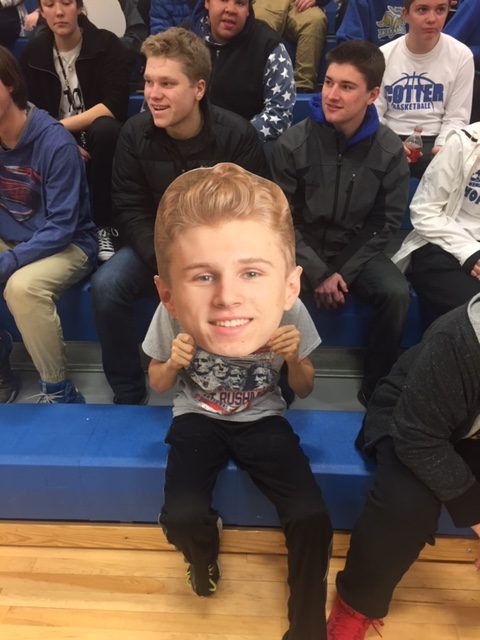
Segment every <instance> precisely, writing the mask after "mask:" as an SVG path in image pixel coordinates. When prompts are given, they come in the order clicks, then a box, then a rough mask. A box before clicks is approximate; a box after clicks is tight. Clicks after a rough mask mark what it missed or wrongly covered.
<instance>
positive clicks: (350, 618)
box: [327, 595, 383, 640]
mask: <svg viewBox="0 0 480 640" xmlns="http://www.w3.org/2000/svg"><path fill="white" fill-rule="evenodd" d="M369 627H373V628H374V629H375V631H376V632H377V633H378V635H379V636H381V635H382V634H381V633H380V631H379V630H378V628H377V627H383V621H382V620H371V619H370V618H367V617H366V616H363V615H362V614H361V613H358V612H357V611H354V610H353V609H352V608H351V607H349V606H348V604H345V602H343V600H341V599H340V597H339V596H338V595H337V596H336V597H335V602H334V603H333V607H332V610H331V612H330V615H329V616H328V622H327V640H364V638H365V634H366V633H367V631H368V629H369Z"/></svg>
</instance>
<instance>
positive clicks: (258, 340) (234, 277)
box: [156, 218, 301, 357]
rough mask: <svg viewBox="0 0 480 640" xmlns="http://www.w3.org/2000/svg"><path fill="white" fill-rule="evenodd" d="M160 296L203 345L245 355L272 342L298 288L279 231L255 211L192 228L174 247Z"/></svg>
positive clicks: (297, 274)
mask: <svg viewBox="0 0 480 640" xmlns="http://www.w3.org/2000/svg"><path fill="white" fill-rule="evenodd" d="M170 256H171V258H170V263H169V276H170V283H169V284H167V283H165V282H163V281H162V280H160V278H158V277H157V278H156V285H157V289H158V292H159V294H160V298H161V300H162V302H163V303H164V305H165V306H166V308H167V310H168V312H169V313H170V315H171V316H172V317H174V318H176V319H177V320H178V322H179V324H180V326H181V329H182V331H184V332H186V333H188V334H190V335H191V336H192V337H193V339H194V341H195V344H196V345H197V346H198V347H201V348H202V349H204V350H206V351H208V352H210V353H215V354H218V355H223V356H230V357H232V356H246V355H249V354H251V353H254V352H255V351H257V350H258V349H260V348H261V347H263V346H264V345H266V344H267V343H268V341H269V340H270V338H271V337H272V335H273V333H274V331H275V330H276V329H277V328H278V327H279V325H280V321H281V319H282V316H283V313H284V311H286V310H288V309H290V308H291V307H292V306H293V304H294V302H295V300H296V299H297V297H298V294H299V291H300V274H301V268H300V267H295V268H294V269H288V268H287V261H286V258H285V250H284V249H283V247H282V246H281V243H280V239H279V236H278V234H277V233H275V232H274V231H272V230H271V229H270V228H268V227H267V226H266V225H265V224H263V223H262V222H260V221H258V220H256V219H243V220H228V218H227V221H226V222H223V223H221V224H220V225H215V226H213V227H212V226H206V225H202V226H198V227H192V228H190V229H187V230H186V231H184V232H182V233H181V235H180V236H179V237H178V238H177V239H176V240H175V241H174V243H173V245H172V247H171V250H170Z"/></svg>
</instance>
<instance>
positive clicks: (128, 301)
mask: <svg viewBox="0 0 480 640" xmlns="http://www.w3.org/2000/svg"><path fill="white" fill-rule="evenodd" d="M154 275H155V274H154V272H153V271H152V270H151V269H150V268H149V267H148V266H147V265H146V264H145V263H144V262H143V261H142V260H141V259H140V258H139V257H138V255H137V254H136V253H135V251H134V250H133V249H132V248H131V247H122V248H121V249H120V250H119V251H118V252H117V253H116V254H115V255H114V256H113V257H112V258H110V260H108V261H107V262H105V263H104V264H103V265H102V266H101V267H100V268H99V269H98V270H97V271H96V272H95V274H94V275H93V277H92V291H91V295H92V306H93V316H94V319H95V324H96V328H97V333H98V337H99V340H100V346H101V348H102V362H103V370H104V371H105V375H106V377H107V380H108V382H109V384H110V386H111V387H112V390H113V394H114V396H113V401H114V402H115V403H117V404H138V403H140V402H141V401H142V400H143V398H144V397H145V394H146V385H145V374H144V371H143V368H142V364H141V360H140V352H139V349H138V340H137V336H136V331H135V320H134V309H133V307H134V302H135V301H136V300H139V299H140V298H145V297H147V296H154V295H155V286H154V284H153V276H154Z"/></svg>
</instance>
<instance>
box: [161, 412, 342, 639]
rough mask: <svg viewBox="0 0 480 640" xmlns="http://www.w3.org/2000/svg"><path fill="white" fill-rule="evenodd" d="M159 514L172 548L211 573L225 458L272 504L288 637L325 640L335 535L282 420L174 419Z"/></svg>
mask: <svg viewBox="0 0 480 640" xmlns="http://www.w3.org/2000/svg"><path fill="white" fill-rule="evenodd" d="M166 442H167V444H169V445H170V452H169V454H168V463H167V469H166V473H165V504H164V505H163V509H162V512H161V515H160V523H161V525H162V526H163V528H164V531H165V534H166V536H167V539H168V541H169V542H170V543H171V544H174V545H175V546H176V547H177V549H179V550H180V551H181V552H182V553H183V554H184V556H185V558H186V560H187V561H188V562H189V563H190V564H194V565H196V566H197V567H203V568H205V567H207V566H208V564H211V563H212V562H214V561H215V560H216V558H217V556H218V550H219V531H218V528H217V518H218V515H217V513H216V512H215V511H214V510H213V509H212V506H211V499H212V491H213V487H214V485H215V481H216V479H217V476H218V473H219V471H220V470H221V469H222V468H223V467H224V466H225V465H226V464H227V462H228V459H229V458H231V459H233V460H234V461H235V463H236V464H237V466H238V467H239V468H241V469H243V470H245V471H247V472H248V474H249V475H250V477H251V478H252V480H253V482H254V483H255V484H256V486H257V487H258V489H259V490H260V491H261V492H262V493H263V494H264V495H265V496H266V497H267V498H268V499H269V500H270V501H271V502H272V503H273V504H274V505H275V507H276V509H277V513H278V516H279V519H280V523H281V526H282V529H283V531H284V533H285V542H286V546H287V550H288V584H289V587H290V598H289V601H288V619H289V623H290V629H289V633H288V637H289V638H292V640H312V639H315V640H325V639H326V624H325V600H326V589H327V583H326V577H327V570H328V563H329V557H330V546H331V539H332V528H331V524H330V518H329V516H328V513H327V509H326V506H325V504H324V502H323V498H322V494H321V491H320V489H319V487H318V486H317V484H316V482H315V478H314V476H313V474H312V472H311V469H310V465H309V462H308V459H307V457H306V456H305V454H304V453H303V451H302V449H301V447H300V444H299V439H298V436H297V435H296V434H295V433H294V431H293V429H292V428H291V426H290V424H289V423H288V422H287V421H286V420H285V418H283V417H281V416H269V417H266V418H263V419H260V420H255V421H253V422H233V421H226V420H220V419H216V418H210V417H208V416H203V415H200V414H195V413H188V414H184V415H181V416H178V417H176V418H174V420H173V423H172V426H171V427H170V430H169V432H168V434H167V438H166Z"/></svg>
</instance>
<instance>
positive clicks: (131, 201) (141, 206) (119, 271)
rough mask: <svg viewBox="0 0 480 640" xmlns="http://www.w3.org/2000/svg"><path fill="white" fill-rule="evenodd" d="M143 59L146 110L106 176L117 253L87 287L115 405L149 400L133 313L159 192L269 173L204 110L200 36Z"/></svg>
mask: <svg viewBox="0 0 480 640" xmlns="http://www.w3.org/2000/svg"><path fill="white" fill-rule="evenodd" d="M142 53H143V54H144V55H145V57H146V67H145V100H146V103H147V106H148V110H147V111H145V112H143V113H140V114H138V115H137V116H135V117H133V118H130V120H129V121H128V122H127V123H126V124H125V125H124V127H123V129H122V132H121V134H120V138H119V141H118V145H117V150H116V153H115V160H114V166H113V183H112V189H113V203H114V211H115V224H116V226H118V228H119V229H120V233H121V236H122V241H123V244H124V246H123V247H122V248H121V249H120V251H119V252H117V254H116V255H115V256H114V258H113V259H112V260H110V261H109V262H108V264H106V265H104V266H103V267H102V268H101V269H100V270H99V271H97V273H96V274H95V276H94V277H93V280H92V300H93V309H94V315H95V322H96V326H97V332H98V336H99V339H100V343H101V346H102V356H103V367H104V371H105V375H106V376H107V379H108V382H109V383H110V386H111V387H112V389H113V393H114V398H113V400H114V402H115V403H118V404H139V403H141V402H144V401H145V397H146V385H145V375H144V371H143V369H142V366H141V361H140V355H139V350H138V344H137V340H136V337H135V326H134V317H133V303H134V302H135V300H137V299H139V298H142V297H145V296H148V295H150V294H152V295H153V293H154V287H153V276H154V275H155V273H156V263H155V251H154V246H153V230H154V224H155V215H156V212H157V206H158V203H159V202H160V198H161V197H162V195H163V193H164V191H165V190H166V188H167V187H168V186H169V184H170V183H171V182H172V181H173V180H174V179H175V178H176V177H177V176H178V175H180V174H181V173H184V172H185V171H188V170H189V169H194V168H197V167H205V166H212V165H214V164H217V163H218V162H221V161H229V162H235V163H236V164H239V165H241V166H243V167H244V168H245V169H248V170H249V171H251V172H253V173H256V174H259V175H265V174H266V171H267V167H266V161H265V157H264V153H263V149H262V147H261V143H260V142H259V140H258V137H257V136H256V133H255V130H254V128H253V127H252V125H250V124H249V123H248V122H246V121H245V120H244V119H243V118H241V117H240V116H237V115H235V114H233V113H230V112H229V111H225V110H224V109H220V108H218V107H213V106H209V104H208V103H207V100H206V98H205V92H206V86H207V83H208V81H209V78H210V70H211V63H210V55H209V53H208V50H207V48H206V46H205V45H204V44H203V42H202V41H201V40H200V39H199V38H198V37H197V36H195V35H194V34H193V33H191V32H189V31H186V30H185V29H181V28H179V27H173V28H171V29H168V30H167V31H165V32H163V33H160V34H157V35H155V36H150V37H149V38H147V40H146V41H145V42H144V44H143V46H142Z"/></svg>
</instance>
